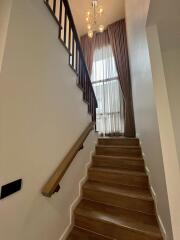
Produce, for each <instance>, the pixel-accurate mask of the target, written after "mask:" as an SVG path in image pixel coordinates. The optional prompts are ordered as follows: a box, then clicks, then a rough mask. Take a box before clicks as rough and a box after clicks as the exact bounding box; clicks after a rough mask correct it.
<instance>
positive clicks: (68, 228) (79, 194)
mask: <svg viewBox="0 0 180 240" xmlns="http://www.w3.org/2000/svg"><path fill="white" fill-rule="evenodd" d="M93 154H94V150H93V151H91V153H90V159H89V162H87V164H86V167H85V168H86V173H85V176H84V177H83V178H82V179H81V181H80V182H79V193H78V196H77V197H76V199H75V200H74V201H73V203H72V204H71V206H70V224H69V225H68V226H67V227H66V229H65V231H64V232H63V234H62V235H61V237H60V239H59V240H65V239H66V238H67V237H68V235H69V233H70V232H71V230H72V227H73V223H74V219H73V213H74V210H75V208H76V207H77V205H78V204H79V202H80V201H81V196H82V186H83V185H84V183H85V182H86V181H87V177H88V169H89V167H90V165H91V161H92V155H93Z"/></svg>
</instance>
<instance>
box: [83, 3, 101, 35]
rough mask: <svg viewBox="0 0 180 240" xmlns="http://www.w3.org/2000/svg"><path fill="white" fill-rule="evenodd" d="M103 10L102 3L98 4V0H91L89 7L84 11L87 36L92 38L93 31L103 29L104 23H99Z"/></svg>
mask: <svg viewBox="0 0 180 240" xmlns="http://www.w3.org/2000/svg"><path fill="white" fill-rule="evenodd" d="M103 12H104V10H103V7H102V5H100V3H99V0H91V8H90V9H89V11H88V12H87V13H86V23H87V31H88V37H89V38H93V35H94V32H103V31H104V25H102V24H101V23H100V22H101V18H102V15H103Z"/></svg>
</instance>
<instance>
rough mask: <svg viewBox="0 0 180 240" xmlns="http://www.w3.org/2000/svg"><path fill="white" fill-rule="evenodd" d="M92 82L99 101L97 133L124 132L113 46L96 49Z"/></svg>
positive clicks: (114, 133)
mask: <svg viewBox="0 0 180 240" xmlns="http://www.w3.org/2000/svg"><path fill="white" fill-rule="evenodd" d="M91 80H92V84H93V88H94V91H95V94H96V98H97V101H98V108H97V119H96V120H97V123H96V124H97V125H96V127H97V131H99V133H101V134H105V135H110V134H112V135H119V134H122V133H123V132H124V112H123V95H122V92H121V88H120V84H119V80H118V74H117V70H116V65H115V61H114V56H113V52H112V48H111V45H106V46H103V47H100V48H96V50H95V51H94V56H93V68H92V75H91Z"/></svg>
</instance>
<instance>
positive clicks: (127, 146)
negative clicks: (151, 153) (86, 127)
mask: <svg viewBox="0 0 180 240" xmlns="http://www.w3.org/2000/svg"><path fill="white" fill-rule="evenodd" d="M96 147H101V148H102V147H103V148H127V149H140V150H141V147H140V146H129V145H103V144H97V145H96Z"/></svg>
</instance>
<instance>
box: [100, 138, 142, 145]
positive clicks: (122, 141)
mask: <svg viewBox="0 0 180 240" xmlns="http://www.w3.org/2000/svg"><path fill="white" fill-rule="evenodd" d="M98 143H99V144H101V145H114V146H115V145H117V146H139V140H138V139H123V138H122V139H113V138H110V139H98Z"/></svg>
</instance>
